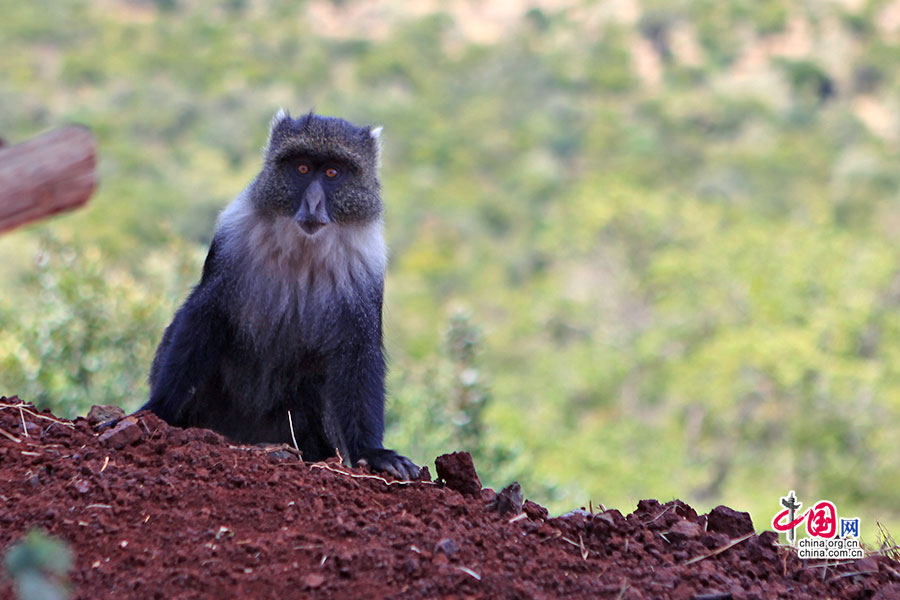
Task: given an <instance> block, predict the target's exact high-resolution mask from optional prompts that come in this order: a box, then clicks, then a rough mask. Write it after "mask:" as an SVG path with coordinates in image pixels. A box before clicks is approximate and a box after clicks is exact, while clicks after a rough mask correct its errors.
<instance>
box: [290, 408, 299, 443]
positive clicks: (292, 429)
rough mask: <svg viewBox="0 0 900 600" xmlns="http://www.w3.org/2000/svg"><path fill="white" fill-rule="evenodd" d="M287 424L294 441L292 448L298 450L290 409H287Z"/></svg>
mask: <svg viewBox="0 0 900 600" xmlns="http://www.w3.org/2000/svg"><path fill="white" fill-rule="evenodd" d="M288 426H290V428H291V439H292V440H293V441H294V450H296V451H297V452H300V446H298V445H297V436H296V435H294V419H293V418H292V417H291V411H288Z"/></svg>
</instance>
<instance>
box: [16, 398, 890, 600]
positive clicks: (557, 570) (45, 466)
mask: <svg viewBox="0 0 900 600" xmlns="http://www.w3.org/2000/svg"><path fill="white" fill-rule="evenodd" d="M442 461H443V462H442V463H441V465H440V469H439V474H440V475H442V476H443V478H444V479H445V480H446V482H447V483H446V484H441V483H431V482H414V483H410V484H400V483H393V482H392V483H390V484H388V483H387V482H385V481H384V480H382V479H381V478H377V477H372V476H371V475H369V474H368V473H367V472H365V471H364V470H362V469H356V470H354V471H347V470H346V469H344V468H343V467H341V466H340V465H339V464H337V463H336V462H329V463H316V464H307V463H303V462H301V461H299V460H297V459H296V457H294V456H292V455H290V454H289V453H287V452H284V451H281V452H273V451H271V449H261V448H256V447H245V446H235V445H232V444H229V443H228V442H227V441H226V440H225V439H223V438H222V437H221V436H220V435H218V434H216V433H213V432H211V431H207V430H201V429H197V430H182V429H177V428H173V427H169V426H167V425H166V424H165V423H163V422H162V421H160V420H159V419H157V418H156V417H155V416H153V415H151V414H147V413H141V414H140V415H139V416H137V417H131V418H129V419H126V420H125V421H123V423H122V424H120V425H119V426H118V427H116V428H115V429H113V430H108V431H106V432H104V433H102V434H100V433H98V432H97V431H96V430H95V429H94V427H93V426H92V424H91V423H90V422H89V421H87V420H86V419H82V418H79V419H76V420H75V421H74V422H70V421H66V420H62V419H57V418H56V417H53V416H52V415H51V414H50V413H49V412H47V411H44V412H39V411H37V410H35V409H34V408H33V407H32V406H30V405H27V404H22V403H20V402H19V401H18V400H17V399H15V398H13V399H5V398H3V399H0V501H2V506H3V509H2V511H0V551H3V550H5V549H6V548H7V547H8V546H9V545H10V544H11V543H12V542H15V541H17V540H18V539H19V538H20V537H21V536H22V535H23V534H24V532H25V531H26V530H28V529H29V528H31V527H40V528H42V529H44V530H46V531H47V532H49V533H50V534H52V535H54V536H57V537H59V538H62V539H63V540H65V541H66V542H68V544H69V545H70V546H71V547H72V549H73V551H74V553H75V556H76V559H75V568H74V569H73V571H72V573H71V581H72V583H73V586H74V597H76V598H91V599H94V598H232V597H244V598H297V597H316V598H404V599H408V598H563V597H564V598H617V599H642V598H672V599H697V600H701V599H706V600H712V599H719V600H726V599H729V598H732V599H735V600H739V599H751V598H756V599H760V600H762V599H764V598H766V599H767V598H800V599H804V598H816V599H820V598H855V599H856V598H858V599H869V598H874V599H879V600H882V599H887V598H896V597H900V565H898V564H897V562H896V561H894V560H892V559H890V558H888V557H886V556H875V555H873V556H870V557H867V558H864V559H861V560H859V561H856V562H855V563H849V564H842V565H828V566H823V565H816V564H805V563H804V562H803V561H801V560H799V559H797V558H796V556H795V555H794V554H793V551H792V550H790V549H788V548H784V547H781V546H779V545H777V544H776V536H775V534H774V533H772V532H762V533H760V534H759V535H756V534H755V533H753V526H752V523H750V520H749V516H747V515H746V513H738V512H736V511H732V510H731V509H728V508H726V507H719V508H717V509H715V510H714V511H713V512H712V513H710V514H709V515H697V514H696V512H695V511H694V510H693V509H691V508H690V507H689V506H687V505H685V504H684V503H683V502H680V501H678V500H675V501H672V502H669V503H667V504H659V503H658V502H656V501H655V500H645V501H642V502H641V503H640V504H639V505H638V508H637V510H636V511H635V512H633V513H632V514H630V515H628V516H627V517H623V516H622V515H621V514H620V513H619V512H618V511H616V510H607V511H605V512H602V513H598V514H593V515H592V514H590V513H587V512H584V511H575V513H573V514H570V516H568V517H562V518H555V519H550V518H548V517H547V514H546V511H545V510H544V509H542V508H541V507H539V506H538V505H536V504H534V503H530V502H526V503H525V506H524V512H520V509H519V506H520V503H521V496H519V495H517V494H516V490H515V489H512V490H509V491H508V492H506V493H504V494H503V495H502V497H499V498H498V497H497V496H498V495H497V494H494V493H493V492H492V491H490V490H480V491H479V489H478V488H479V486H478V484H477V479H476V478H475V476H474V470H473V471H471V472H468V473H467V465H470V464H471V461H467V455H465V454H455V455H450V456H447V457H443V458H442ZM451 486H452V487H451ZM457 490H462V491H463V492H466V493H465V494H463V493H461V492H460V491H457ZM729 546H730V547H729ZM726 547H727V549H725V550H722V549H723V548H726ZM720 550H722V551H720ZM11 597H12V588H11V585H10V582H9V581H8V580H5V579H0V598H11Z"/></svg>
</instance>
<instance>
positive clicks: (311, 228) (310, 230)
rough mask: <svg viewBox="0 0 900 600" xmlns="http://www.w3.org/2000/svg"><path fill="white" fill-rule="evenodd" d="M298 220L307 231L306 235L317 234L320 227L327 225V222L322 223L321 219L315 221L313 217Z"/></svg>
mask: <svg viewBox="0 0 900 600" xmlns="http://www.w3.org/2000/svg"><path fill="white" fill-rule="evenodd" d="M297 222H298V223H299V224H300V228H301V229H303V231H304V232H306V235H315V234H316V233H318V231H319V230H320V229H322V228H323V227H325V225H327V223H322V222H321V221H313V220H312V219H309V220H305V221H297Z"/></svg>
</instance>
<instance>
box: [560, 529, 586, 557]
mask: <svg viewBox="0 0 900 600" xmlns="http://www.w3.org/2000/svg"><path fill="white" fill-rule="evenodd" d="M562 540H563V541H564V542H569V543H570V544H572V545H573V546H575V547H576V548H578V549H579V550H581V558H582V559H583V560H587V557H588V549H587V548H585V547H584V539H582V537H581V534H580V533H579V534H578V541H577V542H575V541H574V540H570V539H569V538H567V537H564V538H562Z"/></svg>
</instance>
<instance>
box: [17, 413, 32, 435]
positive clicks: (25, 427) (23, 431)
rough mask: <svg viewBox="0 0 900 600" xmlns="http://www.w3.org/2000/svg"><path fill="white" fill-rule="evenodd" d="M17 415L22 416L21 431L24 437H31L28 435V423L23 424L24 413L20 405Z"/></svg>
mask: <svg viewBox="0 0 900 600" xmlns="http://www.w3.org/2000/svg"><path fill="white" fill-rule="evenodd" d="M19 416H20V417H22V433H24V434H25V437H31V436H30V435H28V425H26V424H25V413H24V412H22V407H21V406H20V407H19Z"/></svg>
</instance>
